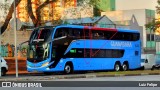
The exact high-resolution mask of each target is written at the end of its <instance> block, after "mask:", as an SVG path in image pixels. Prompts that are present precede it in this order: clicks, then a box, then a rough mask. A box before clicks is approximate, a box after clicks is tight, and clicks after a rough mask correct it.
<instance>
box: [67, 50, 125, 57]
mask: <svg viewBox="0 0 160 90" xmlns="http://www.w3.org/2000/svg"><path fill="white" fill-rule="evenodd" d="M123 55H124V50H117V49H100V50H99V49H78V48H73V49H71V50H70V51H69V52H68V53H67V54H66V55H65V57H68V58H84V57H85V58H90V57H94V58H120V57H123Z"/></svg>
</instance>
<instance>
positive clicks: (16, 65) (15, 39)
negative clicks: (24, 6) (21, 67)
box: [14, 0, 18, 78]
mask: <svg viewBox="0 0 160 90" xmlns="http://www.w3.org/2000/svg"><path fill="white" fill-rule="evenodd" d="M16 30H17V20H16V0H14V44H15V45H14V46H15V51H14V53H15V54H14V55H15V56H14V57H15V67H16V77H17V78H18V60H17V31H16Z"/></svg>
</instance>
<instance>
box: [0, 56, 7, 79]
mask: <svg viewBox="0 0 160 90" xmlns="http://www.w3.org/2000/svg"><path fill="white" fill-rule="evenodd" d="M0 60H1V76H5V75H6V73H7V71H8V65H7V62H6V61H5V60H4V58H3V57H0Z"/></svg>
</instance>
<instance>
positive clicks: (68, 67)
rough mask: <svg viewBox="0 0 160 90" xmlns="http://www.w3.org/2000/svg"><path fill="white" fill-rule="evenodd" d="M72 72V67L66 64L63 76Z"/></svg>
mask: <svg viewBox="0 0 160 90" xmlns="http://www.w3.org/2000/svg"><path fill="white" fill-rule="evenodd" d="M72 72H73V67H72V65H71V64H66V65H65V67H64V73H65V74H71V73H72Z"/></svg>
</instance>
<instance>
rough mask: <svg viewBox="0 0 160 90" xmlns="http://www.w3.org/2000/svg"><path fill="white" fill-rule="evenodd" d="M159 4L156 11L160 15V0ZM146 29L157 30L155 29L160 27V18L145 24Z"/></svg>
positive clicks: (158, 0)
mask: <svg viewBox="0 0 160 90" xmlns="http://www.w3.org/2000/svg"><path fill="white" fill-rule="evenodd" d="M157 4H158V5H157V6H156V13H157V14H158V15H160V0H157ZM145 27H146V29H149V30H152V31H154V32H155V30H157V28H159V27H160V19H159V18H158V19H155V18H154V19H153V20H152V21H151V22H149V23H147V24H146V25H145Z"/></svg>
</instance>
